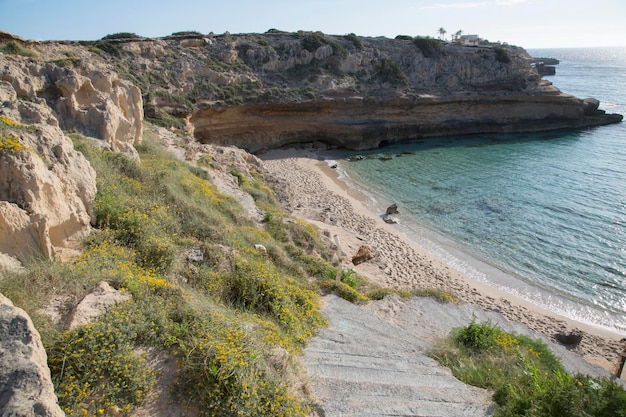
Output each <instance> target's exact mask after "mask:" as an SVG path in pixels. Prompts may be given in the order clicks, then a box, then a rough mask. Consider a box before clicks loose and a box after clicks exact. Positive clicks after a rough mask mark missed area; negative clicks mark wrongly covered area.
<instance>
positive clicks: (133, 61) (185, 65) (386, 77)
mask: <svg viewBox="0 0 626 417" xmlns="http://www.w3.org/2000/svg"><path fill="white" fill-rule="evenodd" d="M406 40H409V41H410V42H406ZM86 46H87V47H88V48H89V50H91V51H92V52H93V53H95V54H96V55H98V56H100V57H102V58H104V59H106V60H107V61H108V62H109V63H110V64H112V65H114V66H115V68H116V71H117V72H118V73H119V74H120V75H121V76H123V77H125V78H126V79H128V80H130V81H132V82H133V83H134V84H135V85H137V86H139V87H140V88H141V89H142V91H143V93H144V107H145V108H146V115H147V117H148V118H149V119H150V120H151V121H153V122H155V123H157V124H161V125H165V126H170V125H176V126H177V127H181V128H182V127H183V126H184V123H183V120H182V119H181V116H185V115H188V114H189V113H191V112H192V111H194V110H198V109H202V108H204V107H206V106H212V105H215V104H216V103H221V104H223V105H233V104H243V103H255V102H268V101H269V102H285V101H288V102H301V101H310V100H312V99H315V100H320V99H322V100H327V99H334V98H337V97H345V96H363V97H383V96H388V95H398V94H401V95H406V94H409V95H419V94H420V93H421V92H423V91H424V90H430V91H431V92H433V91H442V92H446V91H448V92H449V91H453V90H456V91H457V92H458V91H460V90H467V91H470V92H478V91H479V90H480V87H479V86H481V85H486V84H488V83H490V82H493V83H496V84H499V85H501V86H502V88H504V89H505V90H507V89H508V90H510V91H521V90H523V89H524V88H526V87H534V86H535V84H537V83H538V81H539V80H540V77H539V76H538V75H537V74H536V73H535V72H533V70H532V69H531V67H530V65H529V62H528V61H527V58H529V57H528V56H527V54H526V53H525V51H524V50H523V49H521V48H517V47H513V46H508V45H495V47H494V45H492V44H489V43H485V44H484V45H480V46H475V47H466V46H462V45H460V44H457V43H446V42H443V41H441V40H437V39H433V38H428V37H419V36H418V37H408V36H402V37H400V36H399V37H398V38H396V39H386V38H364V37H359V36H356V35H355V34H348V35H345V36H336V35H327V34H324V33H322V32H304V31H299V32H295V33H287V32H280V31H275V30H270V31H268V32H266V33H263V34H238V35H231V34H230V33H225V34H223V35H214V34H210V35H201V34H199V33H195V32H183V33H182V34H173V35H172V36H169V37H166V38H162V39H153V40H150V42H147V41H146V39H142V38H140V37H139V36H137V35H135V34H129V33H121V34H112V35H108V36H105V37H104V38H102V39H101V40H99V41H97V42H95V43H91V44H89V43H86ZM399 89H404V90H403V91H401V90H399ZM531 89H532V88H531Z"/></svg>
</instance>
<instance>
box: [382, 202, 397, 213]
mask: <svg viewBox="0 0 626 417" xmlns="http://www.w3.org/2000/svg"><path fill="white" fill-rule="evenodd" d="M398 213H399V211H398V205H397V204H395V203H394V204H392V205H390V206H389V207H387V210H386V211H385V214H398Z"/></svg>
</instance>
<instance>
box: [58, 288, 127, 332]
mask: <svg viewBox="0 0 626 417" xmlns="http://www.w3.org/2000/svg"><path fill="white" fill-rule="evenodd" d="M130 298H131V296H130V294H128V293H125V292H123V291H120V290H116V289H115V288H113V287H111V286H110V285H109V283H108V282H105V281H102V282H100V283H99V284H98V285H97V286H96V288H94V289H93V291H91V292H90V293H89V294H87V295H86V296H85V298H83V299H82V300H81V301H80V303H78V305H77V306H76V308H75V309H74V311H73V312H72V314H71V317H70V318H69V326H68V327H69V328H70V329H73V328H74V327H76V326H80V325H83V324H87V323H89V322H91V321H93V320H94V319H96V318H97V317H98V316H100V315H102V314H104V313H106V311H107V310H108V309H110V308H111V307H113V306H115V305H116V304H118V303H122V302H124V301H127V300H130Z"/></svg>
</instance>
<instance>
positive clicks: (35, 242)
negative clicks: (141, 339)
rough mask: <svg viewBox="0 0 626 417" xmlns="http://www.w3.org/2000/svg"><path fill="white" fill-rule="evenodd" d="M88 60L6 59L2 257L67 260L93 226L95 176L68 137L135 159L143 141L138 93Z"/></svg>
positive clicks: (0, 123)
mask: <svg viewBox="0 0 626 417" xmlns="http://www.w3.org/2000/svg"><path fill="white" fill-rule="evenodd" d="M14 42H15V41H14ZM25 50H26V49H25ZM90 55H91V54H90V53H89V52H87V51H80V50H76V51H74V52H68V51H65V50H64V51H63V52H60V51H59V50H58V47H57V46H50V47H48V48H39V49H38V50H37V51H36V52H34V53H33V56H23V55H19V54H0V164H1V166H2V169H1V170H0V252H1V253H3V254H5V255H8V256H10V257H12V258H14V259H18V260H20V261H22V262H23V261H26V260H28V259H31V258H32V257H33V256H35V257H40V256H43V257H44V258H54V257H55V256H56V255H59V254H60V255H64V254H67V253H68V251H70V250H71V248H72V247H74V246H76V244H77V243H78V242H79V241H80V240H81V239H82V238H84V237H85V236H86V235H87V233H89V230H90V223H91V222H93V221H95V217H94V213H93V200H94V197H95V194H96V178H95V171H94V170H93V169H92V167H91V166H90V165H89V163H88V162H87V160H86V159H85V158H84V157H83V155H82V154H81V153H80V152H77V151H76V150H75V149H74V146H73V144H72V141H71V139H70V138H69V137H67V136H66V134H65V132H68V131H78V132H81V133H83V134H85V135H87V136H89V137H93V138H94V139H95V140H98V141H99V142H101V144H102V146H105V147H109V148H111V149H113V150H116V151H121V152H125V153H127V154H129V155H136V151H135V148H134V147H133V145H134V144H136V143H138V142H139V141H140V140H141V134H142V121H143V106H142V100H141V93H140V91H139V89H138V88H137V87H135V86H134V85H132V84H131V83H130V82H128V81H124V80H121V79H120V78H119V77H118V76H117V74H115V73H114V72H112V71H110V70H108V69H106V67H104V66H102V65H98V63H97V62H96V63H95V64H91V63H89V62H88V57H89V56H90ZM79 56H82V57H83V58H78V57H79ZM70 57H72V60H80V59H85V65H82V66H77V67H70V66H67V60H68V59H69V58H70ZM3 259H4V258H3ZM3 264H6V262H3Z"/></svg>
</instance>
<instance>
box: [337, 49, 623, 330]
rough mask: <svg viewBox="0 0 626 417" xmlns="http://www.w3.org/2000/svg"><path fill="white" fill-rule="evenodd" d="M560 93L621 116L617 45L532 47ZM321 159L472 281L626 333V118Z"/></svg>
mask: <svg viewBox="0 0 626 417" xmlns="http://www.w3.org/2000/svg"><path fill="white" fill-rule="evenodd" d="M528 52H529V53H530V54H531V55H532V56H533V57H549V58H556V59H558V60H559V61H560V63H559V64H558V65H557V66H556V75H554V76H546V77H544V78H545V79H547V80H549V81H551V82H552V83H553V84H554V85H555V86H556V87H557V88H559V89H560V90H561V91H562V92H564V93H568V94H572V95H574V96H577V97H580V98H586V97H594V98H597V99H598V100H600V109H602V110H605V111H607V112H609V113H621V114H624V115H626V47H606V48H567V49H530V50H528ZM354 154H356V152H353V151H352V152H348V151H341V152H340V153H334V154H332V156H329V158H331V159H329V163H333V164H335V163H336V164H337V167H338V170H339V172H340V175H341V176H342V178H343V179H344V180H346V181H347V182H348V183H349V184H351V185H352V186H354V187H356V188H359V189H360V190H361V191H363V192H364V193H365V194H366V195H368V196H369V198H370V200H371V201H370V203H371V206H372V209H374V210H376V211H377V212H379V213H383V212H384V210H385V208H386V206H387V205H388V204H391V203H396V204H397V205H398V208H399V211H400V214H399V215H398V216H397V217H398V220H399V222H400V223H399V224H398V226H397V227H398V230H400V231H401V232H402V233H404V234H406V235H407V237H409V238H411V239H413V240H415V241H417V243H419V244H420V245H421V246H422V247H424V248H425V249H426V250H428V251H429V252H431V253H432V254H433V255H435V256H438V257H439V258H441V259H442V260H443V261H444V262H446V263H447V264H449V265H450V266H452V267H454V268H455V269H458V270H460V271H461V272H464V273H466V274H467V275H468V276H469V277H470V278H472V279H475V280H478V281H482V282H484V283H487V284H489V285H491V286H493V287H496V288H499V289H501V290H504V291H506V292H509V293H512V294H515V295H517V296H519V297H522V298H524V299H526V300H528V301H530V302H532V303H534V304H536V305H538V306H540V307H543V308H546V309H548V310H551V311H553V312H555V313H558V314H560V315H563V316H565V317H568V318H571V319H574V320H577V321H580V322H583V323H586V324H590V325H593V326H596V327H600V328H604V329H608V330H611V331H615V332H617V333H620V334H624V335H626V122H623V123H619V124H614V125H609V126H602V127H596V128H588V129H580V130H567V131H558V132H548V133H532V134H484V135H472V136H455V137H446V138H433V139H420V140H417V141H416V142H414V143H411V144H406V145H398V146H389V147H385V148H382V149H378V150H376V151H370V152H359V154H361V155H363V156H364V157H365V158H364V159H363V160H361V161H358V162H354V161H349V160H348V159H347V158H349V157H350V156H352V155H354Z"/></svg>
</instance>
